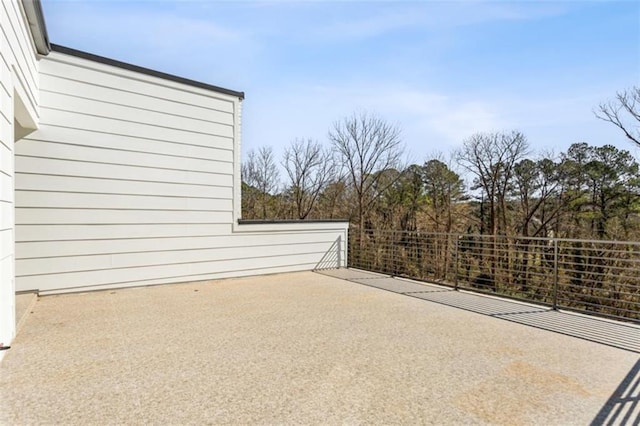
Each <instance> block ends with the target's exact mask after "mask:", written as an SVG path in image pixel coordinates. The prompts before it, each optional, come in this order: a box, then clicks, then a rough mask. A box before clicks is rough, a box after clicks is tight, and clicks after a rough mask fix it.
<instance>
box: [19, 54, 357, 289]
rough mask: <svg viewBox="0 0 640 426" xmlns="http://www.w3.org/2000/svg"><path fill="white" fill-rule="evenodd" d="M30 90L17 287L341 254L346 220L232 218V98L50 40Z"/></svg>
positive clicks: (196, 276)
mask: <svg viewBox="0 0 640 426" xmlns="http://www.w3.org/2000/svg"><path fill="white" fill-rule="evenodd" d="M40 91H41V92H40V127H39V130H38V131H36V132H34V133H32V134H31V135H29V136H28V137H27V138H26V140H25V141H24V142H21V143H20V144H18V145H17V146H16V157H15V158H16V160H15V161H16V180H15V185H16V280H17V284H16V285H17V289H18V290H32V289H33V290H40V291H41V292H44V293H46V292H62V291H78V290H85V289H99V288H109V287H123V286H137V285H149V284H160V283H169V282H181V281H193V280H203V279H211V278H222V277H234V276H242V275H256V274H262V273H274V272H285V271H296V270H305V269H307V270H308V269H313V268H315V267H317V266H318V265H319V263H320V262H321V261H322V265H323V266H337V265H338V262H342V264H344V262H345V254H344V251H345V246H346V244H345V239H346V227H347V224H346V223H308V224H278V225H236V218H237V214H238V212H239V205H240V204H239V201H240V199H239V196H240V183H239V182H240V175H239V170H240V164H239V161H240V156H239V150H240V140H239V138H240V122H239V119H240V107H241V101H240V100H239V99H238V98H236V97H234V96H231V95H225V94H221V93H217V92H213V91H210V90H205V89H201V88H198V87H193V86H190V85H186V84H182V83H178V82H174V81H170V80H165V79H161V78H158V77H154V76H148V75H145V74H141V73H137V72H134V71H130V70H125V69H122V68H118V67H114V66H110V65H105V64H102V63H99V62H94V61H89V60H86V59H81V58H78V57H75V56H70V55H66V54H62V53H58V52H51V53H50V54H49V56H47V57H45V58H43V59H42V60H41V63H40ZM234 206H235V209H234Z"/></svg>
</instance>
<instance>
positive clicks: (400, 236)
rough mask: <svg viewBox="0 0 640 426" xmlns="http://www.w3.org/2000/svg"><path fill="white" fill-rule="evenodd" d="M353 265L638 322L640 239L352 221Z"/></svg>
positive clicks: (639, 320)
mask: <svg viewBox="0 0 640 426" xmlns="http://www.w3.org/2000/svg"><path fill="white" fill-rule="evenodd" d="M348 264H349V266H350V267H354V268H360V269H365V270H370V271H375V272H381V273H385V274H389V275H394V276H401V277H406V278H413V279H417V280H422V281H431V282H437V283H440V284H444V285H448V286H452V287H455V288H462V289H468V290H475V291H480V292H487V293H491V294H497V295H501V296H505V297H510V298H514V299H518V300H524V301H528V302H534V303H539V304H543V305H547V306H550V307H553V308H554V309H556V308H561V309H569V310H574V311H579V312H583V313H589V314H597V315H600V316H606V317H610V318H615V319H623V320H631V321H633V322H638V323H640V242H629V241H600V240H579V239H565V238H532V237H506V236H491V235H464V234H444V233H424V232H408V231H385V230H372V229H364V230H363V231H362V232H360V230H359V229H357V228H351V229H350V230H349V254H348Z"/></svg>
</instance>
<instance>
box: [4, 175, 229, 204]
mask: <svg viewBox="0 0 640 426" xmlns="http://www.w3.org/2000/svg"><path fill="white" fill-rule="evenodd" d="M16 175H17V176H18V178H17V179H16V190H19V191H25V192H27V191H38V192H65V193H75V194H115V195H140V196H152V197H153V196H162V197H178V198H204V199H220V200H231V199H232V198H233V191H232V188H231V186H223V185H202V184H191V183H173V182H172V183H168V182H154V181H141V180H131V179H107V178H101V177H78V176H61V175H47V174H38V173H17V174H16Z"/></svg>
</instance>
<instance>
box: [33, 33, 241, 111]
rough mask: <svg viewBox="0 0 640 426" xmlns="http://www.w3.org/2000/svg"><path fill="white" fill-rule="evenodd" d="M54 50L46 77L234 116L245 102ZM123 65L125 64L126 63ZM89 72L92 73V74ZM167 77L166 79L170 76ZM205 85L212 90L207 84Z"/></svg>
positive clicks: (219, 93)
mask: <svg viewBox="0 0 640 426" xmlns="http://www.w3.org/2000/svg"><path fill="white" fill-rule="evenodd" d="M52 47H53V48H54V51H53V52H51V53H50V54H49V55H48V56H47V59H48V61H47V64H46V65H45V66H41V72H42V73H44V74H50V75H53V76H64V77H65V78H67V79H70V80H75V81H80V82H86V83H95V84H97V85H99V86H103V87H117V88H118V89H120V90H123V91H127V92H132V93H140V94H143V95H146V96H150V97H153V98H160V99H167V100H171V101H174V102H182V103H186V104H189V105H196V106H201V107H203V108H209V109H213V110H216V111H221V112H232V109H231V108H232V106H231V102H233V100H234V99H239V98H241V96H239V95H241V93H240V92H237V94H226V93H222V92H219V91H217V90H211V89H209V90H208V89H204V88H201V87H196V86H195V85H191V84H184V83H178V82H175V81H173V80H169V79H167V78H163V77H159V76H158V75H152V74H147V73H140V72H137V71H131V70H129V69H126V68H123V67H120V66H113V65H110V64H105V63H103V62H99V61H95V60H89V59H86V58H83V57H80V56H76V55H69V54H67V53H63V52H59V51H57V49H58V48H59V47H60V46H57V45H52ZM64 49H67V48H64ZM69 50H72V49H69ZM75 52H79V51H75ZM81 53H83V52H81ZM112 62H118V61H112ZM119 63H120V64H123V63H122V62H119ZM87 71H89V73H88V72H87ZM164 75H165V76H166V75H168V74H164ZM190 81H192V80H190ZM193 83H197V82H193ZM200 84H202V83H200ZM203 85H204V86H208V85H206V84H203ZM211 87H213V86H211ZM222 90H226V89H222ZM231 92H233V91H231Z"/></svg>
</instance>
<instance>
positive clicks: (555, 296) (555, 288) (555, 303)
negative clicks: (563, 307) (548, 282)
mask: <svg viewBox="0 0 640 426" xmlns="http://www.w3.org/2000/svg"><path fill="white" fill-rule="evenodd" d="M557 309H558V240H557V239H555V238H554V239H553V310H557Z"/></svg>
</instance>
